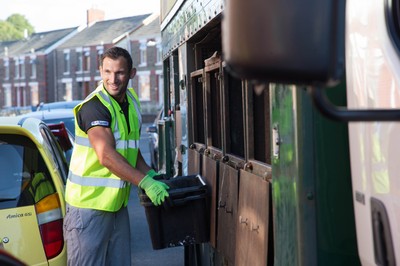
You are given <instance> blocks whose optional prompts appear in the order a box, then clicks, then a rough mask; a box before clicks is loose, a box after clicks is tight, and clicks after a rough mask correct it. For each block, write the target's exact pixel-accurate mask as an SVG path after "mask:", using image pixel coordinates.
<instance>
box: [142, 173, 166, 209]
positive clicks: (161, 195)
mask: <svg viewBox="0 0 400 266" xmlns="http://www.w3.org/2000/svg"><path fill="white" fill-rule="evenodd" d="M156 175H157V173H156V172H155V171H154V170H153V169H152V170H150V171H148V172H147V173H146V176H145V177H144V178H143V179H142V181H140V183H139V187H140V188H141V189H143V190H144V191H145V192H146V195H147V196H148V197H149V198H150V200H151V202H152V203H153V204H154V205H155V206H158V205H161V203H163V202H164V200H165V198H166V197H168V196H169V194H168V191H167V189H169V186H168V185H167V184H165V183H163V182H160V181H157V180H154V179H153V177H154V176H156Z"/></svg>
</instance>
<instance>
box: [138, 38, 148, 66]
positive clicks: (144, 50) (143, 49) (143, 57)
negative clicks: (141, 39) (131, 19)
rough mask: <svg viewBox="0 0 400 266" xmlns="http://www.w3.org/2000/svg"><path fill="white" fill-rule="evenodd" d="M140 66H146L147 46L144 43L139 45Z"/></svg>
mask: <svg viewBox="0 0 400 266" xmlns="http://www.w3.org/2000/svg"><path fill="white" fill-rule="evenodd" d="M139 65H140V66H146V65H147V45H146V43H141V44H140V64H139Z"/></svg>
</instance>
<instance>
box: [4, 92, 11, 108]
mask: <svg viewBox="0 0 400 266" xmlns="http://www.w3.org/2000/svg"><path fill="white" fill-rule="evenodd" d="M11 99H12V98H11V88H10V87H5V88H4V107H11Z"/></svg>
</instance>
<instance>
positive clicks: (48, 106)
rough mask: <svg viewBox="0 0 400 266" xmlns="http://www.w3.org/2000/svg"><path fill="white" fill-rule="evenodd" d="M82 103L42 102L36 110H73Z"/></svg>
mask: <svg viewBox="0 0 400 266" xmlns="http://www.w3.org/2000/svg"><path fill="white" fill-rule="evenodd" d="M80 102H81V100H74V101H60V102H52V103H43V102H42V103H40V104H39V106H38V107H37V108H36V111H43V110H53V109H72V108H74V107H75V106H76V105H77V104H78V103H80Z"/></svg>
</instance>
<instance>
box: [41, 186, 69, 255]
mask: <svg viewBox="0 0 400 266" xmlns="http://www.w3.org/2000/svg"><path fill="white" fill-rule="evenodd" d="M35 207H36V213H37V218H38V223H39V228H40V234H41V236H42V242H43V247H44V250H45V253H46V257H47V259H51V258H54V257H55V256H57V255H58V254H60V253H61V251H62V250H63V247H64V236H63V219H62V213H61V204H60V201H59V198H58V194H57V193H54V194H51V195H49V196H47V197H45V198H43V199H42V200H40V201H39V202H38V203H36V205H35Z"/></svg>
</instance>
